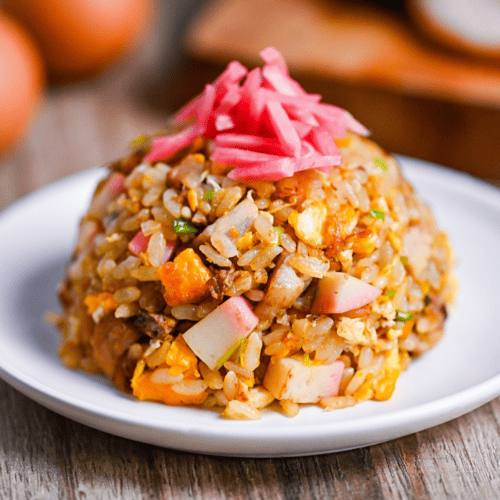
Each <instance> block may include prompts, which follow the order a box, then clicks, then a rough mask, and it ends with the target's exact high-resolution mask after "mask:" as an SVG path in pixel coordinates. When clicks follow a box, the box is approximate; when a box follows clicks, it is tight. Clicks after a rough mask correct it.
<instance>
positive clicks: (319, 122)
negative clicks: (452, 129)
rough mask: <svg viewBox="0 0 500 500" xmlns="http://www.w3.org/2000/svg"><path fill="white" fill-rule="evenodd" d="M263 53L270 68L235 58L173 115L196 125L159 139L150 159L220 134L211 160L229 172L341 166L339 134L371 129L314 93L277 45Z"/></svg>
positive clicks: (272, 175) (265, 175)
mask: <svg viewBox="0 0 500 500" xmlns="http://www.w3.org/2000/svg"><path fill="white" fill-rule="evenodd" d="M260 55H261V57H262V59H263V60H264V67H263V68H262V69H261V68H255V69H253V70H252V71H250V72H249V71H248V70H247V68H245V67H244V66H243V65H242V64H241V63H239V62H238V61H232V62H230V63H229V65H228V66H227V68H226V69H225V70H224V72H223V73H222V74H221V75H220V76H219V77H218V78H217V79H216V80H215V81H214V82H213V83H211V84H208V85H206V86H205V90H204V91H203V93H202V94H200V95H199V96H197V97H196V98H194V99H193V100H192V101H191V102H190V103H188V104H187V105H186V106H185V107H184V108H183V109H181V110H180V111H179V112H178V113H177V114H176V115H175V119H176V120H177V121H178V122H180V123H184V122H187V121H188V120H190V121H191V124H190V125H189V126H188V127H187V128H185V129H184V130H183V131H182V132H180V133H178V134H175V135H169V136H165V137H159V138H156V139H154V140H153V145H152V150H151V152H150V153H149V154H148V155H147V156H146V157H145V158H144V160H145V161H148V162H153V161H156V160H165V159H168V158H169V157H170V156H172V154H174V153H175V152H176V151H178V150H179V149H182V148H184V147H186V146H189V145H190V144H191V143H192V142H193V140H194V139H196V138H197V137H199V136H203V137H205V138H206V139H213V140H214V150H213V153H212V156H211V159H212V160H214V161H215V162H216V163H218V164H221V165H227V167H228V168H227V170H230V172H229V174H228V176H229V177H230V178H233V179H238V180H241V181H245V180H248V181H251V180H255V181H259V180H278V179H281V178H283V177H290V176H292V175H293V174H294V173H295V172H299V171H301V170H307V169H309V168H317V169H323V170H325V171H329V170H330V169H331V167H334V166H336V165H340V164H341V162H342V157H341V155H340V152H339V150H338V149H337V146H336V145H335V142H334V138H335V137H342V136H343V135H344V134H345V133H346V131H347V130H352V131H353V132H357V133H358V134H361V135H368V130H367V129H366V128H365V127H364V126H363V125H361V123H359V122H358V121H356V120H355V119H354V118H353V117H352V115H351V114H350V113H349V112H347V111H346V110H344V109H342V108H339V107H337V106H332V105H331V104H325V103H321V102H320V101H321V96H320V95H319V94H308V93H307V92H306V91H305V90H304V89H303V88H302V87H301V86H300V85H299V83H297V82H296V81H295V80H293V79H292V78H291V77H290V75H289V73H288V68H287V66H286V63H285V60H284V59H283V56H282V55H281V54H280V53H279V52H278V51H277V50H276V49H274V48H272V47H268V48H267V49H264V50H263V51H262V52H261V53H260ZM243 78H244V82H243V84H240V82H241V80H242V79H243ZM231 168H232V170H231Z"/></svg>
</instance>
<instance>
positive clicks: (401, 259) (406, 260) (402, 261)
mask: <svg viewBox="0 0 500 500" xmlns="http://www.w3.org/2000/svg"><path fill="white" fill-rule="evenodd" d="M399 260H400V261H401V264H403V266H406V263H407V262H408V257H406V256H405V255H402V256H401V257H400V258H399Z"/></svg>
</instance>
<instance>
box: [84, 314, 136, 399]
mask: <svg viewBox="0 0 500 500" xmlns="http://www.w3.org/2000/svg"><path fill="white" fill-rule="evenodd" d="M141 336H142V333H141V332H140V331H139V330H138V329H137V328H135V327H134V326H133V325H131V324H130V323H128V322H125V321H123V320H121V319H117V318H115V317H114V316H112V315H110V316H107V317H105V318H103V319H102V321H101V322H100V323H99V324H98V325H96V326H95V328H94V335H93V336H92V339H91V340H90V344H91V346H92V352H93V357H94V361H95V362H96V364H97V366H98V367H99V368H100V369H101V371H102V372H103V373H104V374H105V375H106V376H107V377H109V378H110V379H111V380H112V381H113V383H114V384H115V385H116V386H117V387H118V388H119V389H121V390H123V391H126V390H129V388H128V385H127V383H126V380H125V376H124V373H123V369H122V367H121V361H122V358H123V356H124V355H125V354H126V352H127V350H128V348H129V347H130V346H131V345H132V344H133V343H134V342H137V340H139V338H140V337H141Z"/></svg>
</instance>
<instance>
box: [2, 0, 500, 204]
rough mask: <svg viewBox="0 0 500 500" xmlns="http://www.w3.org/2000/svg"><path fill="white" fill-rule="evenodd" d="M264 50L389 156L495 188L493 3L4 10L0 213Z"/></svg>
mask: <svg viewBox="0 0 500 500" xmlns="http://www.w3.org/2000/svg"><path fill="white" fill-rule="evenodd" d="M269 45H272V46H274V47H276V48H277V49H278V50H280V51H281V52H282V54H283V55H284V56H285V58H286V60H287V62H288V64H289V67H290V72H291V75H292V76H293V77H294V78H295V79H297V80H298V81H299V82H300V83H301V84H302V86H303V87H304V88H305V89H306V90H307V91H308V92H311V93H321V94H322V95H323V101H325V102H330V103H332V104H336V105H339V106H341V107H344V108H346V109H348V110H349V111H351V113H352V114H353V115H354V116H355V117H356V118H357V119H358V120H360V121H361V122H362V123H363V124H364V125H366V126H367V127H368V128H369V129H370V130H371V131H372V138H373V139H374V140H375V141H377V142H379V143H380V144H381V145H382V146H383V147H384V148H385V149H386V150H388V151H391V152H396V153H401V154H406V155H410V156H414V157H417V158H422V159H425V160H430V161H434V162H437V163H441V164H444V165H447V166H449V167H452V168H456V169H459V170H462V171H465V172H468V173H471V174H473V175H476V176H478V177H481V178H483V179H486V180H488V181H490V182H494V183H496V184H500V141H499V135H500V134H499V131H500V127H499V126H500V2H499V1H498V0H406V1H405V0H401V1H389V0H381V1H378V2H377V1H367V0H366V1H363V0H315V1H309V0H272V1H269V0H99V1H98V2H96V1H95V0H0V210H1V209H3V208H5V207H7V206H8V205H9V204H10V203H12V202H13V201H15V200H16V199H17V198H19V197H21V196H23V195H24V194H26V193H28V192H30V191H32V190H34V189H37V188H39V187H41V186H43V185H46V184H48V183H50V182H53V181H55V180H56V179H58V178H61V177H65V176H67V175H69V174H72V173H75V172H77V171H80V170H83V169H87V168H91V167H94V166H96V165H104V164H106V163H108V162H110V161H112V160H114V159H116V158H117V157H120V156H123V155H124V154H126V153H127V150H128V145H129V144H130V142H131V141H132V140H133V139H134V137H136V136H138V135H140V134H143V133H151V132H154V131H156V130H158V129H160V128H161V127H162V124H163V123H164V122H165V120H166V119H167V117H168V115H169V114H170V113H172V112H173V111H175V110H176V109H178V108H179V107H180V106H182V104H183V103H185V102H186V101H187V100H189V99H191V98H192V97H193V96H194V95H196V94H197V93H198V92H200V91H201V90H202V89H203V86H204V84H205V83H207V82H208V81H210V80H213V79H214V78H215V77H216V76H217V75H218V74H219V73H220V72H221V70H222V69H223V68H224V66H225V65H226V64H227V63H228V62H229V61H230V60H232V59H238V60H240V61H241V62H243V63H244V64H246V65H247V66H249V67H253V66H255V65H258V64H260V61H259V56H258V54H259V51H260V50H261V49H263V48H265V47H266V46H269Z"/></svg>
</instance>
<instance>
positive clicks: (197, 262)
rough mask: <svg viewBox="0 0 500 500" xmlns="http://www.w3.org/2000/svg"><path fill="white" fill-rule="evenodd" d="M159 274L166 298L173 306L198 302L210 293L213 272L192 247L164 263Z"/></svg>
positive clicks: (159, 269)
mask: <svg viewBox="0 0 500 500" xmlns="http://www.w3.org/2000/svg"><path fill="white" fill-rule="evenodd" d="M158 275H159V276H160V280H161V282H162V283H163V285H164V286H165V293H164V297H165V300H166V302H167V304H168V305H169V306H171V307H174V306H180V305H183V304H193V303H197V302H200V301H202V300H203V299H204V298H205V297H207V296H208V295H210V288H209V286H208V281H209V280H210V278H212V273H211V272H210V270H209V269H208V268H207V267H206V266H205V264H203V262H202V260H201V258H200V257H199V256H198V255H197V254H196V253H195V252H194V250H193V249H192V248H186V250H183V251H182V252H181V253H180V254H179V255H177V257H176V258H175V259H174V261H173V262H166V263H165V264H162V265H161V266H160V267H159V268H158Z"/></svg>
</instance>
